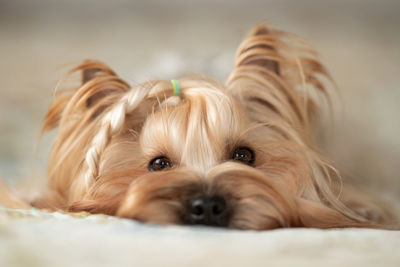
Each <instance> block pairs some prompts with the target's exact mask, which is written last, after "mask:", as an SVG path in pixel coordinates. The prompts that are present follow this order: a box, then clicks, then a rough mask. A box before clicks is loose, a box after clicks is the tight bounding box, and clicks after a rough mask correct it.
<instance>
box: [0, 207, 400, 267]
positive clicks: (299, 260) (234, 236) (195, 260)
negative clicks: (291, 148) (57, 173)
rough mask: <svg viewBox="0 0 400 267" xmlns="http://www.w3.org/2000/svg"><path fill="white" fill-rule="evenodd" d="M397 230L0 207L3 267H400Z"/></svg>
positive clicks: (0, 245)
mask: <svg viewBox="0 0 400 267" xmlns="http://www.w3.org/2000/svg"><path fill="white" fill-rule="evenodd" d="M399 247H400V232H399V231H383V230H369V229H340V230H339V229H335V230H317V229H281V230H274V231H265V232H254V231H234V230H223V229H214V228H206V227H181V226H168V227H165V226H155V225H147V224H142V223H138V222H135V221H131V220H126V219H118V218H114V217H109V216H103V215H88V214H84V213H80V214H63V213H58V212H54V213H45V212H42V211H38V210H29V211H25V210H15V209H6V208H2V207H0V266H2V267H5V266H43V267H45V266H51V267H53V266H57V267H63V266H96V267H99V266H307V267H310V266H319V267H320V266H352V267H356V266H357V267H358V266H385V267H387V266H400V255H399V254H400V253H399Z"/></svg>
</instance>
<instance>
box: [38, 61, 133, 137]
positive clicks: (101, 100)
mask: <svg viewBox="0 0 400 267" xmlns="http://www.w3.org/2000/svg"><path fill="white" fill-rule="evenodd" d="M79 71H81V75H82V77H81V85H80V86H79V87H77V88H76V89H74V90H65V91H61V96H59V97H57V98H56V99H55V100H54V101H53V102H52V103H51V104H50V107H49V109H48V112H47V114H46V117H45V122H44V124H43V127H42V133H44V132H47V131H49V130H51V129H53V128H55V127H57V126H58V124H59V122H60V120H61V119H62V117H66V116H69V115H71V114H75V115H76V114H77V113H80V114H90V117H91V118H92V119H93V118H95V117H97V116H98V115H99V114H100V113H101V112H102V111H103V110H104V109H106V108H107V106H109V105H110V104H112V103H113V102H115V101H116V99H117V98H118V95H119V94H121V93H123V92H126V91H127V90H128V89H129V85H128V84H127V83H126V82H125V81H123V80H122V79H120V78H119V77H118V76H117V75H116V74H115V72H114V71H113V70H112V69H111V68H110V67H108V66H107V65H106V64H104V63H102V62H99V61H92V60H86V61H84V62H83V63H82V64H81V65H79V66H77V67H75V68H73V69H72V70H70V71H69V72H68V73H67V74H66V75H70V74H72V73H75V72H79ZM63 93H64V94H63Z"/></svg>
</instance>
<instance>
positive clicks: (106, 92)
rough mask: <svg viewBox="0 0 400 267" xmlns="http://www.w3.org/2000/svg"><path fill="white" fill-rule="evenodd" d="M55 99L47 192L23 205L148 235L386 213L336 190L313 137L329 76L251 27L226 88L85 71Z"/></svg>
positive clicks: (304, 55)
mask: <svg viewBox="0 0 400 267" xmlns="http://www.w3.org/2000/svg"><path fill="white" fill-rule="evenodd" d="M76 72H81V73H82V83H81V85H80V86H78V87H77V88H76V89H74V90H67V91H65V93H64V94H59V96H58V98H57V99H55V100H54V101H53V102H52V104H51V105H50V108H49V110H48V113H47V115H46V118H45V122H44V125H43V130H42V132H43V133H45V132H48V131H50V130H52V129H54V128H58V131H57V136H56V139H55V142H54V144H53V147H52V152H51V156H50V160H49V168H48V189H47V191H46V192H45V193H44V194H43V195H41V196H40V197H39V198H37V199H35V200H33V201H32V202H31V203H30V205H31V206H34V207H36V208H41V209H45V210H51V211H52V210H60V211H66V212H82V211H85V212H89V213H102V214H108V215H112V216H118V217H124V218H131V219H134V220H138V221H142V222H149V223H156V224H183V225H206V226H217V227H227V228H233V229H251V230H268V229H274V228H280V227H312V228H333V227H335V228H336V227H366V228H368V227H371V228H379V227H383V226H385V225H388V224H390V223H391V222H392V220H393V214H392V213H391V211H390V210H389V209H388V208H387V207H386V206H385V205H381V204H379V202H376V201H374V199H373V198H372V197H370V196H368V195H365V194H363V193H361V192H360V191H358V190H357V189H355V188H352V187H349V186H347V185H346V184H344V183H343V182H342V178H341V177H340V174H339V172H338V170H337V169H336V168H335V167H334V166H333V164H332V163H330V162H329V160H327V159H326V158H325V157H324V156H323V155H322V154H321V152H320V151H319V148H318V145H317V142H316V137H315V134H314V132H315V128H316V125H317V124H318V118H319V115H320V113H321V108H322V105H329V104H330V103H331V102H330V91H329V90H328V89H327V86H326V84H327V83H330V80H331V77H330V75H329V73H328V71H327V70H326V68H325V67H324V66H323V65H322V64H321V63H320V62H319V61H318V59H317V56H316V52H315V51H314V50H313V49H312V48H310V47H309V46H308V45H307V44H306V43H305V42H303V41H302V40H301V39H300V38H298V37H296V36H294V35H291V34H289V33H285V32H281V31H278V30H274V29H271V28H269V27H268V26H267V25H266V24H259V25H257V26H255V27H254V28H253V29H252V30H251V31H250V33H249V34H248V35H247V37H246V38H245V39H244V40H243V42H242V43H241V44H240V46H239V48H238V51H237V53H236V56H235V62H234V67H233V70H232V72H231V73H230V75H229V77H228V79H227V80H226V82H225V83H220V82H218V81H215V80H213V79H211V78H208V77H204V76H192V77H184V78H180V79H177V80H171V81H169V80H154V81H148V82H145V83H143V84H140V85H136V86H133V87H132V86H130V85H129V84H128V83H127V82H125V81H124V80H123V79H121V78H120V77H118V76H117V74H116V73H115V72H114V71H113V70H112V69H111V68H110V67H108V66H107V65H105V64H104V63H102V62H99V61H93V60H86V61H85V62H83V63H82V64H81V65H80V66H78V67H76V68H74V69H72V70H71V71H70V72H69V73H68V75H69V74H71V73H76Z"/></svg>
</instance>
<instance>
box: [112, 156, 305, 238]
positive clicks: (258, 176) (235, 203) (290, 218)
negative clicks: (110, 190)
mask: <svg viewBox="0 0 400 267" xmlns="http://www.w3.org/2000/svg"><path fill="white" fill-rule="evenodd" d="M201 196H209V197H215V196H217V197H220V198H223V199H224V202H225V203H226V205H225V206H224V208H225V209H226V211H224V212H225V215H224V223H221V224H218V223H217V224H215V225H214V226H223V227H229V228H235V229H254V230H265V229H273V228H279V227H290V226H297V225H300V221H299V218H298V216H297V215H296V214H297V212H296V202H295V200H294V198H292V197H290V194H289V193H286V192H285V190H283V188H282V186H281V185H279V184H277V183H275V182H274V181H272V180H271V179H269V178H268V177H267V176H266V175H265V174H264V173H263V172H261V171H258V170H256V169H254V168H251V167H248V166H245V165H243V164H239V163H224V164H221V165H218V166H216V167H214V168H213V169H211V170H210V171H209V173H208V174H207V176H206V177H204V176H202V175H200V174H199V173H197V172H195V171H192V170H188V169H183V168H180V169H176V170H169V171H164V172H155V173H149V174H146V175H143V176H141V177H138V178H136V179H135V180H134V181H133V182H132V183H131V184H130V186H129V190H128V191H127V193H126V195H125V198H124V199H123V201H122V202H121V204H120V207H119V208H118V210H117V212H116V215H117V216H120V217H126V218H132V219H135V220H139V221H143V222H150V223H156V224H203V223H196V222H194V221H193V220H191V217H190V216H191V214H190V208H188V205H189V203H191V201H192V200H193V199H196V198H198V197H201ZM204 224H206V223H204ZM211 225H212V224H211Z"/></svg>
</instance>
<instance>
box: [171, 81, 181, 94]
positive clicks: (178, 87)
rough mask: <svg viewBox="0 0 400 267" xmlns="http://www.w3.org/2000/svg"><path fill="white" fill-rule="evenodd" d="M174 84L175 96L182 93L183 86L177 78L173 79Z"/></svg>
mask: <svg viewBox="0 0 400 267" xmlns="http://www.w3.org/2000/svg"><path fill="white" fill-rule="evenodd" d="M171 83H172V86H173V88H174V96H179V95H180V94H181V87H180V86H179V82H178V81H177V80H171Z"/></svg>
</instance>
